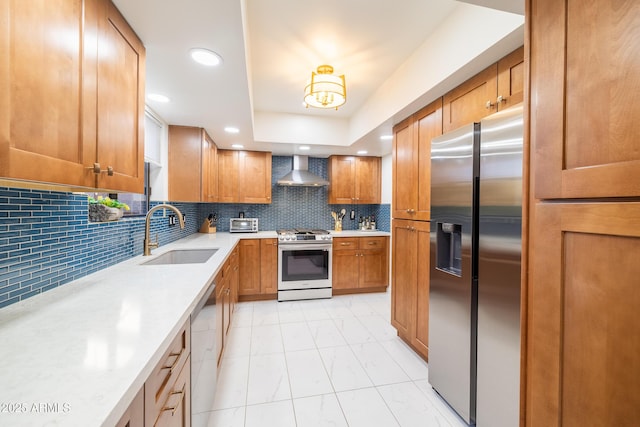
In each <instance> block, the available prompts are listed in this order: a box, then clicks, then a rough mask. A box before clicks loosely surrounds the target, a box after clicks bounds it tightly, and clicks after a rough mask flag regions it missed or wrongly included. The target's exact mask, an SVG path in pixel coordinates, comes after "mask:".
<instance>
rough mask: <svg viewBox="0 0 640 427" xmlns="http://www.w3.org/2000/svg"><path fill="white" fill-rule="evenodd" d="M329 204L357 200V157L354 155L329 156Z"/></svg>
mask: <svg viewBox="0 0 640 427" xmlns="http://www.w3.org/2000/svg"><path fill="white" fill-rule="evenodd" d="M328 171H329V183H330V184H329V204H330V205H346V204H351V203H354V202H355V200H354V199H355V194H354V191H355V180H356V159H355V157H353V156H331V157H329V166H328Z"/></svg>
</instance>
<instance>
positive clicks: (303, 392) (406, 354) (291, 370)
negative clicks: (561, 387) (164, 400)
mask: <svg viewBox="0 0 640 427" xmlns="http://www.w3.org/2000/svg"><path fill="white" fill-rule="evenodd" d="M389 319H390V294H389V292H387V293H376V294H360V295H346V296H338V297H334V298H332V299H326V300H313V301H291V302H280V303H279V302H276V301H260V302H244V303H239V304H237V305H236V311H235V313H234V318H233V321H232V325H231V326H232V329H231V332H230V333H229V339H228V342H227V347H226V349H225V354H224V357H223V361H222V366H221V370H220V377H219V378H218V385H217V389H216V399H215V402H214V404H213V407H212V408H211V411H208V412H202V413H199V414H195V415H194V417H193V420H192V421H193V425H207V426H208V427H321V426H327V427H328V426H331V427H361V426H362V427H394V426H400V427H413V426H415V427H466V424H465V423H464V422H463V421H462V420H461V419H460V418H459V417H458V416H457V415H456V414H455V413H454V412H453V410H452V409H451V408H449V407H448V406H447V405H446V404H445V403H444V402H443V401H442V400H441V399H440V398H439V397H438V396H437V395H436V394H435V392H434V391H433V389H432V388H431V386H430V385H429V383H428V367H427V364H426V363H425V362H424V361H423V360H422V359H421V358H420V357H418V356H417V355H416V354H415V353H414V352H413V351H412V350H411V349H410V348H409V347H408V346H407V345H406V344H405V343H404V342H403V341H402V340H400V339H399V338H398V337H397V334H396V330H395V329H394V328H393V327H392V326H391V324H390V322H389Z"/></svg>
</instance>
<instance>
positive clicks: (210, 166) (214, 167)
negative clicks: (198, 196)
mask: <svg viewBox="0 0 640 427" xmlns="http://www.w3.org/2000/svg"><path fill="white" fill-rule="evenodd" d="M204 138H205V141H204V153H203V162H202V163H203V166H202V167H203V177H202V186H203V188H202V201H205V202H209V203H211V202H217V201H218V147H216V144H215V142H214V141H213V139H211V137H210V136H209V134H207V132H204Z"/></svg>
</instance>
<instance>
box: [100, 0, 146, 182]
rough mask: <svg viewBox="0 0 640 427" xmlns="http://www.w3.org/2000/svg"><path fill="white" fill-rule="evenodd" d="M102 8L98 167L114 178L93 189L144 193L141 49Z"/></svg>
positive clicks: (120, 20)
mask: <svg viewBox="0 0 640 427" xmlns="http://www.w3.org/2000/svg"><path fill="white" fill-rule="evenodd" d="M100 4H102V5H104V7H105V8H106V13H105V14H106V16H105V17H104V18H100V34H99V37H98V66H97V71H98V83H97V96H98V111H97V117H98V145H97V147H98V149H97V151H98V152H97V162H98V163H100V165H101V166H102V168H112V169H113V175H112V176H111V175H109V174H106V173H100V174H98V175H97V177H98V178H97V185H96V186H97V187H98V188H103V189H114V190H121V191H127V192H131V193H142V192H143V191H144V107H145V104H144V82H145V48H144V46H143V44H142V42H141V41H140V39H139V38H138V36H137V35H136V34H135V33H134V32H133V30H132V29H131V27H130V26H129V25H128V24H127V22H126V21H125V19H124V17H123V16H122V15H121V14H120V12H119V11H118V9H116V7H115V6H114V5H113V3H111V1H108V0H103V1H101V2H100Z"/></svg>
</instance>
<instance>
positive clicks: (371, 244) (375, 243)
mask: <svg viewBox="0 0 640 427" xmlns="http://www.w3.org/2000/svg"><path fill="white" fill-rule="evenodd" d="M367 244H368V245H369V246H373V245H377V244H378V242H369V243H367Z"/></svg>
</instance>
